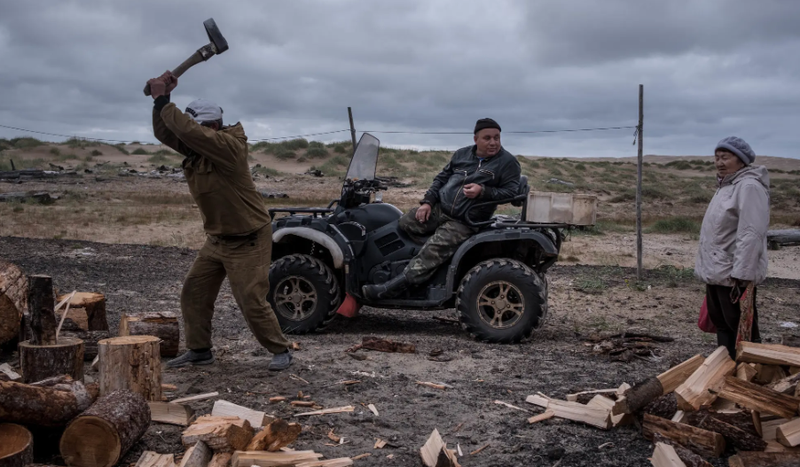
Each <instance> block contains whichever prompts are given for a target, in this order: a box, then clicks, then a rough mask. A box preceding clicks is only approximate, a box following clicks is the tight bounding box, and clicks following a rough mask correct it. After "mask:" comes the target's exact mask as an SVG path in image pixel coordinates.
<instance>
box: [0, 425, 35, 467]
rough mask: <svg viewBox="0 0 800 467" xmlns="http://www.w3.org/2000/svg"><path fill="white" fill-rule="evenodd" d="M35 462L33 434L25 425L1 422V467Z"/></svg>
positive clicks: (17, 466) (20, 465) (22, 466)
mask: <svg viewBox="0 0 800 467" xmlns="http://www.w3.org/2000/svg"><path fill="white" fill-rule="evenodd" d="M32 463H33V436H32V435H31V432H30V431H28V430H27V429H26V428H25V427H24V426H21V425H15V424H13V423H0V467H24V466H26V465H28V464H32Z"/></svg>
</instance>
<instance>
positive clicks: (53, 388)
mask: <svg viewBox="0 0 800 467" xmlns="http://www.w3.org/2000/svg"><path fill="white" fill-rule="evenodd" d="M98 392H99V391H98V389H97V386H96V385H89V386H88V387H87V386H84V385H83V383H81V382H80V381H73V380H72V379H71V378H69V377H60V378H51V379H48V380H45V381H40V382H38V383H36V384H23V383H14V382H11V381H7V382H6V381H0V420H2V421H8V422H15V423H24V424H26V425H39V426H64V425H66V424H67V423H69V421H70V420H72V419H73V418H75V417H76V416H78V415H79V414H80V413H81V412H83V411H84V410H86V409H88V408H89V406H91V405H92V403H93V402H94V401H95V399H97V395H98Z"/></svg>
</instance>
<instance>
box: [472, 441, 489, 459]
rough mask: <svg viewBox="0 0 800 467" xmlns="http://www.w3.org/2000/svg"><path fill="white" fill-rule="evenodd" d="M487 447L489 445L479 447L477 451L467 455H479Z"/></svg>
mask: <svg viewBox="0 0 800 467" xmlns="http://www.w3.org/2000/svg"><path fill="white" fill-rule="evenodd" d="M488 447H489V443H486V444H484V445H483V446H481V447H479V448H478V449H476V450H474V451H472V452H471V453H469V455H470V456H474V455H475V454H479V453H480V452H481V451H483V450H484V449H486V448H488Z"/></svg>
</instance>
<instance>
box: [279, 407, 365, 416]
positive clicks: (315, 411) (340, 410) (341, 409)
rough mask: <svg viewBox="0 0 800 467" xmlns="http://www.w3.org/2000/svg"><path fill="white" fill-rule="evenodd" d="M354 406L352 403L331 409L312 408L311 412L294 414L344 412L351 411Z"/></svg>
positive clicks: (353, 409)
mask: <svg viewBox="0 0 800 467" xmlns="http://www.w3.org/2000/svg"><path fill="white" fill-rule="evenodd" d="M355 410H356V408H355V407H353V406H352V405H347V406H344V407H335V408H332V409H322V410H314V411H313V412H305V413H296V414H294V416H295V417H305V416H308V415H328V414H334V413H344V412H353V411H355Z"/></svg>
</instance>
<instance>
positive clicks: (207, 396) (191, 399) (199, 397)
mask: <svg viewBox="0 0 800 467" xmlns="http://www.w3.org/2000/svg"><path fill="white" fill-rule="evenodd" d="M217 396H219V393H218V392H217V391H214V392H207V393H205V394H197V395H194V396H188V397H181V398H180V399H175V400H174V401H170V402H171V403H173V404H183V403H186V402H197V401H203V400H206V399H211V398H212V397H217Z"/></svg>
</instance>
